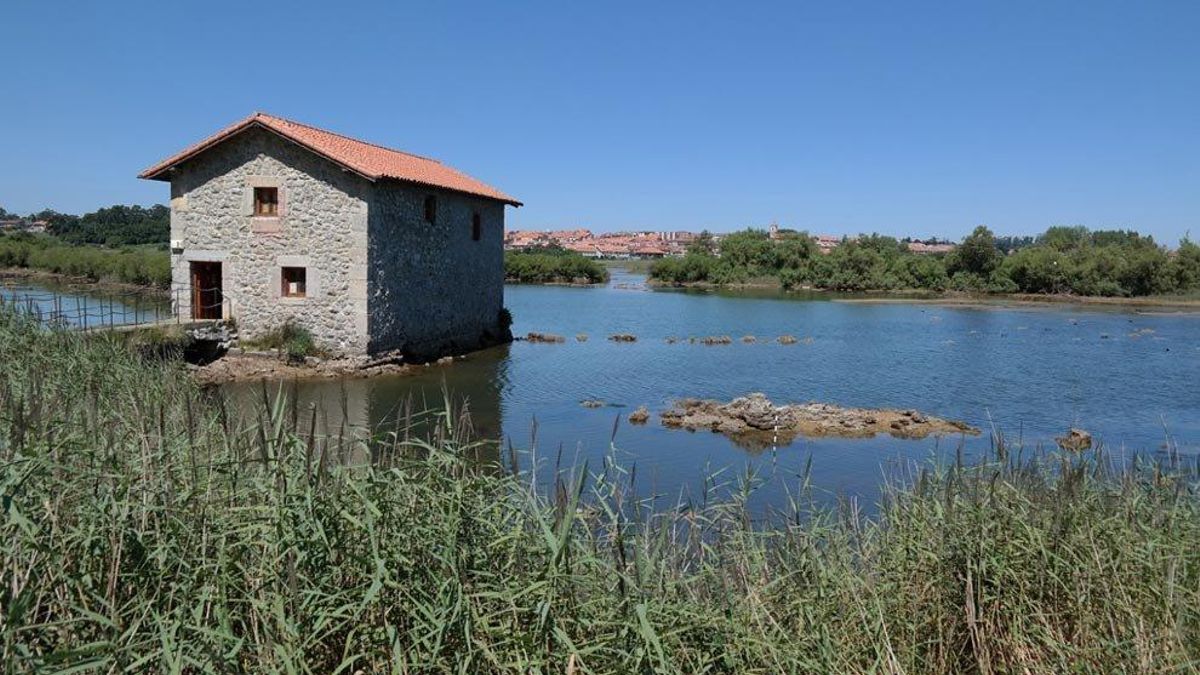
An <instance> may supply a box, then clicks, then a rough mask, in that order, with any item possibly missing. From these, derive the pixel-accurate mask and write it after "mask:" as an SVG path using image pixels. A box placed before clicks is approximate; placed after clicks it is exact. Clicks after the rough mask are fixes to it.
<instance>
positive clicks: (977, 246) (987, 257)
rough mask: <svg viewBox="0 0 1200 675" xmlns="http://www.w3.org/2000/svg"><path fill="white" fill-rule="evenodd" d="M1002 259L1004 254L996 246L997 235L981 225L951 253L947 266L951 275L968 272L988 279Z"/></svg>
mask: <svg viewBox="0 0 1200 675" xmlns="http://www.w3.org/2000/svg"><path fill="white" fill-rule="evenodd" d="M1001 260H1003V255H1002V254H1001V253H1000V249H998V248H996V236H995V235H994V234H992V231H991V230H989V229H988V228H987V227H986V226H984V225H980V226H979V227H976V228H975V231H974V232H972V233H971V236H969V237H967V238H966V239H964V240H963V243H962V244H960V245H959V247H958V248H957V249H955V250H954V253H952V254H951V255H950V258H949V260H947V265H946V268H947V271H948V272H949V273H950V274H951V275H953V274H956V273H958V272H966V273H968V274H974V275H976V276H978V277H980V278H982V279H987V278H988V277H990V276H991V275H992V272H995V271H996V268H998V267H1000V261H1001Z"/></svg>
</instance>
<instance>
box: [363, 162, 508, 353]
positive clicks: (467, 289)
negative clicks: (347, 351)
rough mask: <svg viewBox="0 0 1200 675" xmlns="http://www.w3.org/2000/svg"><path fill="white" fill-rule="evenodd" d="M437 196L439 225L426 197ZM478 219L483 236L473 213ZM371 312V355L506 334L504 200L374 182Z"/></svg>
mask: <svg viewBox="0 0 1200 675" xmlns="http://www.w3.org/2000/svg"><path fill="white" fill-rule="evenodd" d="M431 195H432V196H434V197H436V199H437V215H436V218H435V221H434V222H433V223H429V222H427V221H426V219H425V198H426V197H427V196H431ZM475 214H479V217H480V239H479V241H474V240H473V239H472V218H473V216H474V215H475ZM369 230H370V236H369V240H370V249H369V252H368V255H367V260H368V269H369V280H368V292H369V299H368V313H369V316H370V318H369V325H370V333H371V341H370V350H371V351H373V352H378V351H390V350H396V349H398V350H401V351H403V352H405V353H406V354H410V355H415V356H422V357H433V356H438V355H442V354H449V353H462V352H465V351H470V350H472V349H477V348H479V347H482V346H487V345H490V344H495V343H497V342H502V341H506V340H507V339H508V335H507V331H506V330H505V329H504V328H502V327H501V326H500V310H501V308H502V307H504V204H502V203H500V202H497V201H494V200H490V199H484V198H480V197H473V196H471V195H466V194H462V193H458V192H452V191H449V190H440V189H436V188H429V187H424V186H419V185H415V184H409V183H400V182H395V181H384V182H380V183H378V184H376V186H375V191H374V194H373V198H372V201H371V205H370V209H369Z"/></svg>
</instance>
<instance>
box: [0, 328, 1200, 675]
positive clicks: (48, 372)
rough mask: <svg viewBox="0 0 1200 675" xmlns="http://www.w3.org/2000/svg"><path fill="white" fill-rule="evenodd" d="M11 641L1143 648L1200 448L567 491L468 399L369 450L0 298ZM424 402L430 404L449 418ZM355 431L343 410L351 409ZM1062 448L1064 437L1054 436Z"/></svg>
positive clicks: (971, 654)
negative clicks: (362, 460)
mask: <svg viewBox="0 0 1200 675" xmlns="http://www.w3.org/2000/svg"><path fill="white" fill-rule="evenodd" d="M0 364H3V366H2V367H0V497H2V507H3V514H2V524H0V527H2V528H3V531H2V532H0V570H2V571H0V608H2V611H0V662H2V663H3V664H5V669H6V670H7V672H26V671H33V670H39V671H46V672H50V671H58V670H62V671H67V670H73V669H77V670H86V669H88V668H94V669H95V670H97V671H103V672H118V671H131V672H147V671H156V672H195V671H216V672H238V671H254V672H259V671H264V672H314V673H332V672H345V673H352V672H358V671H362V672H426V671H437V672H523V673H527V672H544V673H550V672H553V673H591V672H596V673H599V672H622V673H623V672H688V673H695V672H763V673H778V672H803V671H815V672H865V671H876V672H889V673H899V672H939V673H940V672H961V671H967V672H972V671H975V672H1068V671H1073V672H1078V671H1085V672H1115V671H1124V672H1148V671H1167V670H1170V671H1175V670H1195V669H1196V668H1197V663H1198V662H1197V659H1200V500H1198V499H1197V495H1196V493H1195V488H1194V484H1193V482H1192V481H1193V480H1194V478H1195V473H1194V470H1188V471H1185V470H1183V469H1182V468H1178V467H1177V468H1175V469H1173V470H1164V469H1162V468H1161V467H1146V468H1143V469H1134V470H1131V471H1128V472H1121V473H1113V472H1110V471H1109V470H1108V469H1106V468H1105V463H1104V462H1102V461H1085V460H1066V459H1064V460H1054V459H1053V458H1041V459H1037V460H1029V459H1024V460H1019V459H1016V458H1014V457H1013V456H1011V455H1008V456H1005V457H1003V458H994V459H993V460H992V461H990V462H986V463H982V464H979V465H975V466H960V465H953V466H948V467H944V468H933V469H930V470H928V471H926V472H923V473H921V474H919V475H918V476H916V477H915V478H914V479H913V480H912V481H911V482H910V483H907V484H905V485H896V486H892V487H890V488H889V489H888V490H887V497H886V499H885V500H884V502H883V503H882V504H881V506H880V509H879V512H878V515H876V516H872V517H870V518H864V517H862V516H861V514H858V513H856V512H854V511H853V510H852V509H839V510H828V509H821V508H818V507H814V506H812V505H811V504H810V503H809V502H808V500H807V499H806V497H805V492H804V491H803V490H798V491H797V493H796V495H797V496H796V497H795V498H794V500H793V502H792V504H791V505H790V507H789V508H788V509H787V510H786V511H785V512H784V513H782V514H780V517H779V518H777V519H775V520H774V522H773V523H772V524H771V525H770V526H759V525H754V524H752V521H751V519H750V515H749V512H748V511H747V508H746V497H747V495H748V494H749V492H751V491H752V489H753V481H752V480H746V481H745V482H743V483H742V484H741V485H740V488H741V489H740V490H735V491H734V496H733V497H731V498H729V499H726V500H715V499H710V498H709V495H705V496H701V497H700V498H698V499H697V500H696V501H695V502H694V503H688V502H683V503H679V504H678V505H676V507H675V508H672V509H668V510H662V509H657V510H654V509H650V508H647V505H646V503H644V502H640V501H638V500H637V499H635V498H633V497H632V494H631V492H630V491H629V490H628V484H629V480H628V477H627V475H626V474H625V473H623V472H622V471H621V470H620V469H619V468H618V467H616V466H613V465H607V466H604V467H594V468H593V470H592V471H590V472H589V471H587V470H586V469H584V468H580V470H579V471H576V472H573V473H568V474H565V475H564V476H563V479H562V480H561V481H559V482H558V483H557V488H556V489H555V490H553V491H552V493H551V494H548V495H542V496H539V495H538V494H536V493H535V492H533V491H531V489H530V487H529V486H530V485H531V484H533V483H534V482H535V481H534V480H533V477H532V476H530V475H529V473H528V471H517V470H515V467H514V465H515V464H517V463H518V462H517V461H515V460H510V461H509V462H508V463H507V470H501V469H499V468H497V467H491V468H490V469H489V468H481V467H480V466H479V465H478V464H477V463H476V458H477V457H478V456H479V455H480V454H481V452H482V453H483V454H485V455H486V454H488V452H493V453H494V451H495V448H494V446H486V445H485V446H481V445H479V444H477V443H475V442H473V441H471V440H470V439H469V435H468V430H469V424H468V423H467V420H466V419H464V417H462V416H460V415H456V414H453V413H450V412H448V411H443V412H441V413H438V414H436V415H434V417H433V418H432V420H430V421H431V422H432V425H429V424H427V425H425V426H426V429H427V432H426V433H424V434H422V435H414V434H412V433H410V429H412V428H414V427H415V426H416V425H409V424H397V426H396V427H395V428H394V429H392V430H390V431H388V432H386V433H384V432H381V433H380V434H379V435H378V437H377V438H376V439H375V440H376V443H375V444H374V445H373V448H374V456H375V460H376V461H374V462H372V463H370V464H369V465H357V466H348V465H346V464H344V463H342V462H341V461H340V459H341V455H342V454H344V453H347V452H350V451H353V450H360V449H361V448H356V447H353V446H351V445H349V444H350V443H351V441H349V440H344V439H342V438H340V437H333V438H330V437H328V436H322V435H320V434H318V433H317V432H316V430H317V428H318V426H319V425H318V424H317V418H316V413H315V412H313V411H306V410H301V409H297V408H296V407H294V406H289V405H288V404H286V403H282V402H280V400H279V399H275V400H274V402H272V401H271V398H270V397H267V396H264V402H263V403H262V404H261V406H259V407H258V408H257V409H252V410H249V411H240V412H239V413H235V412H234V411H233V410H231V409H230V408H229V407H228V406H227V405H226V404H225V402H224V399H223V398H222V397H221V396H219V395H216V394H211V393H205V392H202V391H201V390H199V389H198V388H197V387H196V386H194V385H193V384H192V383H191V382H190V381H189V379H188V377H187V374H186V372H185V371H184V369H183V367H182V366H180V365H178V364H175V363H171V362H165V363H163V362H154V361H143V360H141V359H139V358H138V357H136V356H133V355H131V353H130V352H129V351H128V350H127V348H125V347H123V346H121V345H120V344H118V343H117V342H115V341H111V342H110V341H108V340H104V339H97V338H95V337H92V338H85V337H83V336H78V335H74V334H68V333H44V332H39V331H37V330H36V329H34V328H33V327H31V326H29V325H26V324H23V323H22V322H21V321H19V320H18V319H15V318H14V317H12V316H0ZM430 427H432V428H430ZM335 436H340V434H338V435H335ZM1047 463H1049V464H1047Z"/></svg>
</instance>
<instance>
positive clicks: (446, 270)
mask: <svg viewBox="0 0 1200 675" xmlns="http://www.w3.org/2000/svg"><path fill="white" fill-rule="evenodd" d="M139 177H141V178H146V179H151V180H162V181H169V182H170V183H171V254H172V255H171V269H172V282H173V288H174V289H175V306H176V311H177V312H179V314H180V315H182V316H185V317H191V318H194V319H222V318H226V319H233V318H236V319H237V323H238V330H239V332H240V334H241V336H242V337H243V338H254V337H257V336H261V335H262V334H265V333H267V332H269V331H271V330H273V329H276V328H279V327H281V326H283V325H284V324H287V323H293V324H297V325H299V326H302V327H304V328H306V329H308V330H309V332H311V333H312V335H313V337H314V339H315V340H316V341H317V342H318V344H320V346H322V347H324V348H325V349H327V350H329V351H332V352H335V353H341V354H374V353H380V352H389V351H400V352H402V353H405V354H406V355H412V356H418V357H421V358H425V357H433V356H438V355H441V354H445V353H449V352H460V351H464V350H469V349H472V348H476V347H480V346H483V345H487V344H491V343H495V342H498V341H502V340H505V339H508V337H509V336H508V327H507V325H504V322H503V319H502V317H501V314H502V312H501V309H502V308H503V306H504V262H503V238H504V207H505V206H506V205H511V206H520V205H521V203H520V202H518V201H517V200H516V199H514V198H512V197H510V196H508V195H507V194H505V193H503V192H501V191H499V190H497V189H496V188H494V187H492V186H490V185H487V184H486V183H483V182H481V181H479V180H476V179H475V178H472V177H470V176H468V175H466V174H464V173H462V172H460V171H458V170H456V169H453V168H451V167H449V166H447V165H445V164H442V163H441V162H439V161H437V160H434V159H429V158H427V157H421V156H418V155H413V154H409V153H406V152H401V151H399V150H392V149H390V148H385V147H382V146H379V145H374V144H372V143H367V142H365V141H359V140H355V139H353V138H349V137H346V136H342V135H340V134H336V133H333V132H329V131H324V130H322V129H317V128H315V127H311V126H308V125H305V124H300V123H298V122H293V121H290V120H286V119H283V118H280V117H274V116H271V115H265V114H261V113H257V114H254V115H251V116H250V117H247V118H245V119H243V120H241V121H240V122H237V123H236V124H233V125H231V126H229V127H227V128H225V129H223V130H221V131H219V132H217V133H216V134H214V135H212V136H210V137H208V138H206V139H204V140H203V141H200V142H199V143H197V144H195V145H192V146H190V147H188V148H186V149H184V150H182V151H181V152H178V153H176V154H174V155H172V156H171V157H169V158H167V159H165V160H163V161H161V162H159V163H158V164H155V165H154V166H152V167H150V168H148V169H146V170H145V171H143V172H142V173H141V174H140V176H139Z"/></svg>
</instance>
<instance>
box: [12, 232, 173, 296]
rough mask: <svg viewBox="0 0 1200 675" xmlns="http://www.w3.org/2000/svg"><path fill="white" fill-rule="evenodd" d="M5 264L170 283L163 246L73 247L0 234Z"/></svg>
mask: <svg viewBox="0 0 1200 675" xmlns="http://www.w3.org/2000/svg"><path fill="white" fill-rule="evenodd" d="M5 267H8V268H20V269H26V270H37V271H42V272H49V273H51V274H60V275H63V276H68V277H76V278H82V279H87V280H89V281H106V282H117V283H123V284H133V285H138V286H151V287H155V288H167V287H169V286H170V284H171V261H170V257H169V255H168V253H167V251H166V250H165V249H159V248H155V247H149V246H123V247H119V248H106V247H101V246H91V245H78V246H77V245H72V244H67V243H65V242H63V241H61V240H59V239H58V238H56V237H53V236H49V235H32V234H10V235H0V268H5Z"/></svg>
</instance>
